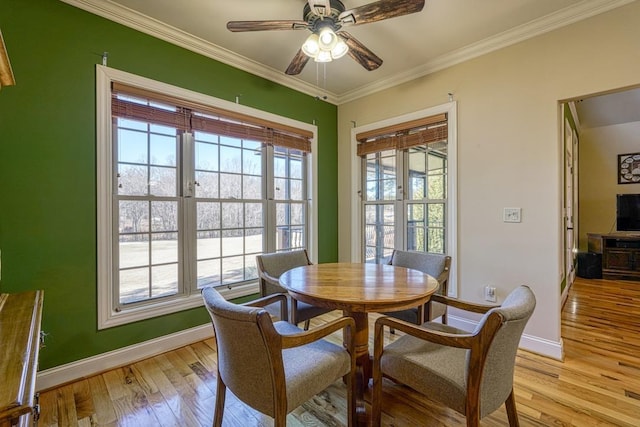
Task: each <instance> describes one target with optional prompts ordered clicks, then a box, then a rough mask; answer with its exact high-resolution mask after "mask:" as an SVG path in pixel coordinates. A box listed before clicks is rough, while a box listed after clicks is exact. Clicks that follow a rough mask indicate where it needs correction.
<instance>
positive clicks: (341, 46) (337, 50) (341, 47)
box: [331, 36, 349, 59]
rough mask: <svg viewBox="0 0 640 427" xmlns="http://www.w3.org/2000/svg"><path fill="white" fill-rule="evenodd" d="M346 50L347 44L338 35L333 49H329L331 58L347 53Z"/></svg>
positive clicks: (337, 57) (340, 56) (347, 49)
mask: <svg viewBox="0 0 640 427" xmlns="http://www.w3.org/2000/svg"><path fill="white" fill-rule="evenodd" d="M348 51H349V46H347V44H346V43H345V42H344V40H342V38H341V37H340V36H338V42H337V43H336V45H335V46H334V47H333V49H331V58H333V59H339V58H342V57H343V56H345V55H346V54H347V52H348Z"/></svg>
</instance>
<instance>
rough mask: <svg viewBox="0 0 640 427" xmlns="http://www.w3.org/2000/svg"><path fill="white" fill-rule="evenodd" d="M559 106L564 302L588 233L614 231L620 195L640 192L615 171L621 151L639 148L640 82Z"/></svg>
mask: <svg viewBox="0 0 640 427" xmlns="http://www.w3.org/2000/svg"><path fill="white" fill-rule="evenodd" d="M561 111H562V126H563V130H562V135H563V142H562V146H563V170H564V174H563V175H564V180H563V190H564V195H563V212H562V215H563V224H564V230H563V232H564V236H563V240H564V251H563V265H564V277H565V280H564V281H563V286H562V294H563V295H562V301H563V302H564V301H565V298H566V295H567V292H568V290H569V288H570V286H571V284H572V283H573V280H574V279H575V274H576V256H577V253H578V251H580V252H587V251H588V243H587V241H588V239H587V234H588V233H600V234H607V233H612V232H616V231H617V226H616V195H617V194H622V193H640V182H638V183H637V184H635V183H629V184H621V183H619V181H618V176H617V174H618V156H619V155H622V154H627V153H634V152H640V146H638V141H637V135H638V134H639V133H640V85H638V86H633V87H626V88H619V89H615V90H611V91H607V92H603V93H597V94H592V95H584V96H581V97H576V98H572V99H568V100H565V101H564V102H563V103H562V104H561Z"/></svg>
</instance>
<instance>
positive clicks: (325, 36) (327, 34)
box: [318, 27, 338, 51]
mask: <svg viewBox="0 0 640 427" xmlns="http://www.w3.org/2000/svg"><path fill="white" fill-rule="evenodd" d="M318 43H319V44H320V49H321V50H328V51H330V50H331V49H333V48H334V47H335V45H336V43H338V36H337V35H336V33H334V32H333V30H332V29H331V28H328V27H326V28H323V29H322V30H320V34H318Z"/></svg>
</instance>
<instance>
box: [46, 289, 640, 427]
mask: <svg viewBox="0 0 640 427" xmlns="http://www.w3.org/2000/svg"><path fill="white" fill-rule="evenodd" d="M537 310H544V307H538V308H537ZM336 315H337V314H336ZM330 317H333V314H329V315H326V316H325V318H324V319H325V320H326V319H328V318H330ZM319 321H320V320H314V322H319ZM314 322H312V326H313V324H314ZM639 332H640V282H624V281H610V280H586V279H577V281H576V282H575V283H574V285H573V287H572V289H571V292H570V294H569V297H568V300H567V302H566V304H565V306H564V308H563V311H562V338H563V340H564V349H565V360H564V362H559V361H555V360H552V359H548V358H545V357H541V356H538V355H535V354H532V353H529V352H526V351H519V352H518V356H517V360H516V370H515V380H514V381H515V393H516V402H517V408H518V412H519V415H520V424H521V425H522V426H576V427H583V426H586V427H588V426H636V427H637V426H640V334H639ZM335 339H336V341H339V337H336V338H335ZM215 364H216V352H215V342H214V341H213V340H207V341H203V342H198V343H194V344H192V345H190V346H187V347H183V348H180V349H177V350H175V351H172V352H169V353H165V354H160V355H158V356H156V357H153V358H151V359H147V360H143V361H141V362H138V363H134V364H132V365H129V366H125V367H122V368H120V369H115V370H112V371H108V372H105V373H103V374H101V375H97V376H94V377H91V378H87V379H83V380H80V381H78V382H75V383H72V384H68V385H65V386H63V387H59V388H56V389H52V390H49V391H46V392H43V393H42V394H41V397H40V402H41V412H42V415H41V419H40V423H39V426H43V427H48V426H59V427H67V426H135V427H146V426H186V427H197V426H210V425H211V422H212V419H213V410H214V402H215V397H214V393H215V383H216V381H215V372H216V370H215ZM383 392H384V395H383V399H384V407H383V419H382V425H383V426H394V427H402V426H412V427H413V426H447V427H452V426H453V427H455V426H464V425H465V422H464V418H463V417H462V416H460V415H459V414H457V413H456V412H454V411H452V410H449V409H447V408H444V407H442V406H441V405H438V404H436V403H434V402H431V401H428V400H426V399H424V398H422V397H421V396H419V395H418V394H416V393H415V392H412V391H411V390H409V389H407V388H405V387H402V386H397V385H394V384H393V383H391V382H388V381H387V382H385V386H384V389H383ZM344 396H345V389H344V385H343V384H342V383H341V382H337V383H335V384H334V385H333V386H331V387H330V388H329V389H328V390H327V391H326V392H324V393H321V394H319V395H318V396H316V397H315V398H314V399H312V400H310V401H309V402H307V403H306V404H304V405H303V406H301V407H300V408H298V409H297V410H295V411H294V412H293V413H292V414H290V415H289V417H288V418H287V423H288V425H289V426H344V425H345V413H346V409H345V403H344ZM271 425H273V422H272V420H271V419H270V418H269V417H266V416H263V415H261V414H259V413H257V412H256V411H254V410H252V409H250V408H248V407H247V406H245V405H243V404H242V403H241V402H239V401H238V400H237V399H235V398H234V397H233V395H232V394H231V393H227V404H226V409H225V419H224V426H233V427H236V426H237V427H248V426H256V427H257V426H271ZM481 425H482V426H484V427H488V426H507V425H508V422H507V416H506V412H505V410H504V406H503V407H502V408H501V409H500V410H498V411H496V412H495V413H494V414H492V415H490V416H489V417H486V418H485V419H483V420H482V424H481Z"/></svg>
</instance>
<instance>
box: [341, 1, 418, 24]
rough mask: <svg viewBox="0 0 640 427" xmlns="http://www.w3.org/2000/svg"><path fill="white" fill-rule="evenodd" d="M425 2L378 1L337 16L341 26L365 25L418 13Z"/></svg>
mask: <svg viewBox="0 0 640 427" xmlns="http://www.w3.org/2000/svg"><path fill="white" fill-rule="evenodd" d="M424 1H425V0H380V1H376V2H373V3H369V4H365V5H364V6H360V7H356V8H354V9H349V10H345V11H344V12H342V13H341V14H340V15H339V16H338V21H340V22H342V23H343V24H352V25H359V24H367V23H369V22H376V21H382V20H383V19H389V18H395V17H396V16H402V15H408V14H410V13H416V12H420V11H421V10H422V8H423V7H424Z"/></svg>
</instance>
